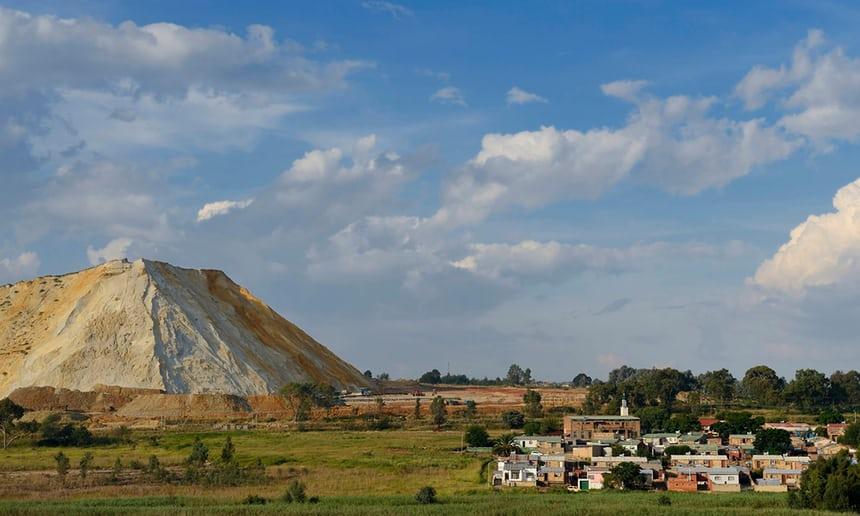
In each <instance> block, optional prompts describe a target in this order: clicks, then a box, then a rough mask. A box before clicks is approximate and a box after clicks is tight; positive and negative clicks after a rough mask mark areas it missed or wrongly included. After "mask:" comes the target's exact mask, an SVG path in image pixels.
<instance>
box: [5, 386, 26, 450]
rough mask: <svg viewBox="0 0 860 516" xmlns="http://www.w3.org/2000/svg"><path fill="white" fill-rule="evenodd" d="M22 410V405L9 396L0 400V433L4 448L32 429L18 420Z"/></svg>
mask: <svg viewBox="0 0 860 516" xmlns="http://www.w3.org/2000/svg"><path fill="white" fill-rule="evenodd" d="M24 412H25V411H24V407H21V406H20V405H18V404H17V403H15V402H14V401H12V400H10V399H9V398H4V399H3V400H0V434H2V435H3V449H4V450H5V449H6V448H8V447H9V445H11V444H12V443H13V442H15V441H16V440H17V439H19V438H21V437H23V436H25V435H27V434H29V433H31V432H32V431H33V426H32V425H28V424H22V423H19V422H18V420H19V419H21V417H22V416H23V415H24Z"/></svg>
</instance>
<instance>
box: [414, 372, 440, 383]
mask: <svg viewBox="0 0 860 516" xmlns="http://www.w3.org/2000/svg"><path fill="white" fill-rule="evenodd" d="M418 381H419V382H421V383H429V384H433V385H436V384H438V383H442V373H440V372H439V370H438V369H433V370H432V371H427V372H426V373H424V374H422V375H421V378H419V379H418Z"/></svg>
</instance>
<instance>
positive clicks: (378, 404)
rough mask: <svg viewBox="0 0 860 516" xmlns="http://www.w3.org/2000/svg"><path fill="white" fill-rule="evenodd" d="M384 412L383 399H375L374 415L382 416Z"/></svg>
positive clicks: (379, 397)
mask: <svg viewBox="0 0 860 516" xmlns="http://www.w3.org/2000/svg"><path fill="white" fill-rule="evenodd" d="M383 412H385V399H384V398H383V397H382V396H377V397H376V413H377V414H382V413H383Z"/></svg>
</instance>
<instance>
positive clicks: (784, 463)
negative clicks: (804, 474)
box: [752, 454, 811, 470]
mask: <svg viewBox="0 0 860 516" xmlns="http://www.w3.org/2000/svg"><path fill="white" fill-rule="evenodd" d="M810 462H811V461H810V460H809V457H805V456H800V457H792V456H789V455H768V454H764V455H753V457H752V469H756V470H764V469H796V470H804V469H806V468H808V467H809V463H810Z"/></svg>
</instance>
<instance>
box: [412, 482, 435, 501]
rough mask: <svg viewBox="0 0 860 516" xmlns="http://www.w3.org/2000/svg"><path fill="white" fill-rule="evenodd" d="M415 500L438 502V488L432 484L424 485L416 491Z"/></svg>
mask: <svg viewBox="0 0 860 516" xmlns="http://www.w3.org/2000/svg"><path fill="white" fill-rule="evenodd" d="M415 501H416V502H418V503H420V504H423V505H427V504H431V503H436V490H435V489H433V488H432V487H430V486H424V487H422V488H421V489H419V490H418V492H417V493H415Z"/></svg>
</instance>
